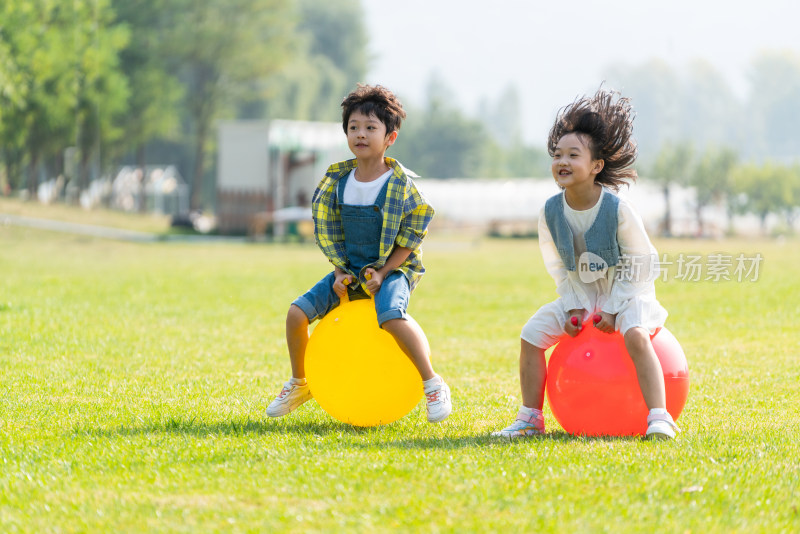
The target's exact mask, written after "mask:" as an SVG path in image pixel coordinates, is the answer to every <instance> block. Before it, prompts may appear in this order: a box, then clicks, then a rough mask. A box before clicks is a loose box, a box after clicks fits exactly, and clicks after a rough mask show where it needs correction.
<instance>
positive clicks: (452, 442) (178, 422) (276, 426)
mask: <svg viewBox="0 0 800 534" xmlns="http://www.w3.org/2000/svg"><path fill="white" fill-rule="evenodd" d="M424 425H425V426H426V427H428V424H427V423H424ZM428 428H430V427H428ZM447 430H448V429H447V427H432V428H431V430H430V431H428V430H423V431H422V432H425V433H426V435H425V436H424V437H404V435H407V434H417V435H418V434H419V433H420V430H419V428H418V426H417V425H415V424H412V425H411V426H409V425H402V424H391V425H386V426H376V427H366V428H364V427H357V426H352V425H348V424H345V423H342V422H339V421H336V420H333V419H331V420H325V421H316V420H314V421H309V420H297V419H295V420H291V419H289V420H284V419H280V420H268V419H265V420H252V419H244V420H235V419H234V420H226V421H218V422H213V421H204V420H199V419H176V418H171V419H165V420H163V421H152V422H147V421H146V422H143V423H142V424H141V425H120V426H117V427H110V428H75V429H74V431H73V434H75V435H89V436H99V437H105V438H114V437H120V436H125V437H131V436H148V435H158V434H174V435H181V436H194V437H197V438H203V437H208V436H246V435H251V434H253V435H263V436H278V435H292V436H294V437H297V438H304V437H306V438H310V439H311V438H318V437H331V436H332V437H336V436H338V437H341V438H345V439H347V438H349V437H353V438H357V439H358V441H353V442H352V443H350V446H352V447H353V448H357V449H373V448H375V447H376V446H381V447H389V448H394V449H408V450H411V449H442V450H448V449H465V448H475V447H498V446H500V447H502V446H511V447H525V446H533V447H535V446H537V444H541V443H592V442H626V441H633V440H638V439H640V438H637V437H613V436H602V437H586V436H573V435H571V434H567V433H566V432H563V431H556V432H548V433H547V434H545V435H543V436H531V437H526V438H514V439H509V438H500V437H494V436H491V435H490V434H489V433H488V432H487V433H485V434H476V433H470V434H462V435H457V434H455V435H454V434H451V433H448V432H447Z"/></svg>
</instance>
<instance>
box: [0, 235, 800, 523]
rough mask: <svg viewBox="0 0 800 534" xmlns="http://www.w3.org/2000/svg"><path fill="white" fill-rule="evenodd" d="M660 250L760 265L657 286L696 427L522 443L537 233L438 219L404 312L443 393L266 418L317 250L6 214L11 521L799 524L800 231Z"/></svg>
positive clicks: (3, 320)
mask: <svg viewBox="0 0 800 534" xmlns="http://www.w3.org/2000/svg"><path fill="white" fill-rule="evenodd" d="M656 245H657V247H658V248H659V250H660V252H664V253H667V254H669V255H670V257H672V258H678V257H679V256H680V255H681V254H684V255H690V254H693V255H702V256H703V257H708V256H709V255H711V254H714V253H722V254H724V255H730V256H735V255H738V254H740V253H743V254H744V255H746V256H748V257H752V256H754V255H755V254H756V253H760V254H761V255H762V256H763V258H764V260H763V262H762V263H761V265H760V270H759V274H758V278H757V280H749V279H746V280H743V281H741V282H739V281H737V280H731V281H724V280H723V281H720V282H716V283H715V282H713V281H697V282H693V281H688V280H680V279H677V276H676V275H675V273H674V272H673V273H672V274H670V275H669V278H668V280H667V281H666V282H659V283H658V288H657V290H658V293H659V298H660V300H661V301H662V303H663V304H664V306H665V307H666V308H667V309H668V310H669V311H670V318H669V320H668V322H667V326H668V327H669V328H670V330H671V331H672V332H673V333H674V334H675V335H676V337H677V338H678V339H679V340H680V341H681V343H682V345H683V348H684V350H685V352H686V354H687V357H688V359H689V367H690V373H691V379H692V386H691V389H690V393H689V399H688V402H687V405H686V408H685V409H684V412H683V414H682V415H681V417H680V419H679V420H678V423H679V425H680V426H681V427H682V428H683V433H682V434H681V435H680V436H679V438H678V439H677V440H676V441H674V442H670V443H659V442H646V441H642V440H640V439H634V438H598V439H592V438H580V437H572V436H569V435H567V434H564V433H563V432H562V431H561V430H560V428H559V426H558V424H557V422H556V421H555V419H554V418H553V417H552V414H551V413H550V412H549V411H546V418H547V424H548V434H547V436H546V437H543V438H536V439H530V440H518V441H514V442H508V441H502V440H496V439H492V438H490V437H489V436H488V435H489V433H490V432H491V431H493V430H496V429H498V428H500V427H502V426H505V425H506V424H507V423H508V422H509V421H510V420H511V419H512V418H513V416H514V414H515V413H516V409H517V407H518V405H519V402H520V394H519V389H518V387H519V386H518V377H517V358H518V345H519V341H518V335H519V330H520V328H521V326H522V325H523V324H524V322H525V321H526V320H527V319H528V317H529V316H530V315H531V314H532V313H533V312H534V311H535V310H536V309H537V308H538V306H540V305H541V304H543V303H545V302H548V301H550V300H552V299H553V298H555V289H554V285H553V283H552V280H551V279H550V278H549V276H548V275H547V273H546V272H545V271H544V268H543V266H542V264H541V259H540V257H539V253H538V246H537V244H536V242H535V241H531V240H505V241H502V240H496V241H492V240H478V241H473V240H468V239H457V238H451V237H450V236H441V235H440V236H437V235H436V234H435V231H434V233H433V234H432V236H431V238H430V239H429V242H428V244H427V246H426V251H425V263H426V267H427V268H428V274H427V275H426V277H425V279H424V280H423V281H422V283H421V284H420V286H419V288H418V289H417V291H416V293H415V296H414V298H413V300H412V304H411V308H410V312H411V313H412V314H413V315H414V317H415V318H416V319H417V320H418V321H419V323H420V324H421V325H422V326H423V328H424V329H425V330H426V333H427V335H428V338H429V339H430V342H431V345H432V347H433V351H434V356H433V360H434V365H435V368H436V369H437V371H438V372H439V373H441V374H442V375H443V376H444V377H445V378H446V379H447V380H448V382H449V384H450V386H451V388H452V390H453V397H454V413H453V415H452V416H451V417H450V418H449V419H448V420H447V421H445V422H444V423H442V424H440V425H430V424H428V423H427V422H426V421H425V410H424V405H423V404H422V403H420V405H419V406H417V408H415V409H414V410H413V411H412V412H411V413H410V414H409V415H408V416H406V417H405V418H403V419H401V420H400V421H398V422H396V423H393V424H391V425H388V426H383V427H376V428H369V429H360V428H353V427H350V426H347V425H344V424H342V423H339V422H338V421H336V420H334V419H332V418H330V417H329V416H328V415H327V414H326V413H325V412H323V411H322V410H321V409H320V408H319V406H318V405H317V404H316V402H313V401H312V402H309V403H307V404H306V405H304V406H302V407H301V408H300V409H299V410H298V411H297V412H294V413H293V414H291V415H290V416H288V417H285V418H282V419H279V420H267V418H266V417H265V415H264V409H265V407H266V405H267V403H268V402H269V400H271V398H272V397H273V396H274V395H275V393H277V390H278V389H279V387H280V385H281V384H282V382H283V381H284V380H286V378H288V376H289V374H290V371H289V363H288V358H287V356H286V352H285V347H284V333H283V323H284V317H285V312H286V309H287V307H288V305H289V302H291V300H292V299H293V298H294V297H296V296H297V295H298V294H299V293H300V292H302V291H305V290H306V289H307V288H308V287H309V286H310V285H311V284H312V283H314V282H316V280H317V279H319V278H320V277H321V276H322V275H323V274H324V273H325V272H326V271H327V269H328V267H327V263H326V261H325V260H324V258H323V256H322V254H321V253H320V252H319V251H318V250H317V249H316V248H315V247H314V246H313V245H299V244H290V245H275V244H270V245H264V244H242V243H238V244H223V243H213V244H170V243H154V244H133V243H122V242H114V241H104V240H99V239H91V238H86V237H77V236H70V235H63V234H54V233H47V232H39V231H34V230H26V229H20V228H14V227H9V226H0V250H2V252H0V272H1V273H2V279H0V288H1V289H0V531H2V532H275V531H278V530H279V529H286V528H290V529H292V530H293V531H294V530H296V531H308V532H348V531H351V532H390V531H398V532H409V531H411V532H416V531H419V532H641V531H652V530H661V531H665V532H695V533H704V534H705V533H709V532H765V533H767V532H769V533H773V532H787V533H788V532H798V531H800V408H799V406H800V385H798V375H799V374H800V373H798V371H799V370H800V363H798V362H799V361H800V336H798V326H797V322H798V317H800V304H798V302H800V279H798V276H800V269H798V265H800V247H798V242H797V241H791V240H790V241H787V242H783V243H780V242H773V241H769V242H768V241H764V242H758V241H744V240H742V241H722V242H710V241H660V242H656ZM676 268H677V267H676V265H673V266H672V269H673V270H674V269H676ZM668 273H669V272H668Z"/></svg>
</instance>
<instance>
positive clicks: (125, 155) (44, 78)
mask: <svg viewBox="0 0 800 534" xmlns="http://www.w3.org/2000/svg"><path fill="white" fill-rule="evenodd" d="M797 20H800V4H797V3H796V2H794V1H793V0H791V1H790V0H762V1H761V2H757V3H754V2H747V1H738V0H736V1H729V2H717V1H708V2H697V1H693V2H692V1H688V0H674V1H672V2H669V3H660V4H658V5H655V4H652V3H649V2H640V1H636V0H609V1H606V2H593V1H590V0H575V1H573V2H570V3H569V4H560V3H544V2H531V1H523V0H506V1H502V2H493V3H487V2H483V1H482V2H478V1H476V0H461V1H458V2H456V1H450V0H442V1H436V2H430V1H428V2H423V1H421V0H406V1H404V2H391V3H390V2H385V1H381V0H360V1H359V0H326V1H325V2H319V1H314V0H204V1H202V2H200V1H197V0H73V1H70V2H52V1H48V0H3V2H2V4H1V5H0V192H2V195H4V196H5V197H7V198H9V199H11V198H13V199H17V200H18V201H20V202H29V203H33V202H36V203H41V204H46V205H51V204H63V205H74V206H80V207H82V208H83V209H87V210H93V209H110V210H119V211H127V212H135V213H156V214H162V215H168V216H169V217H171V220H172V223H173V224H174V225H175V226H185V227H187V228H190V229H192V230H193V231H199V232H215V233H219V234H225V235H250V236H251V237H262V236H265V237H276V238H280V237H285V236H286V235H287V233H290V232H294V233H298V232H299V233H301V234H302V233H304V232H305V233H306V235H307V233H308V226H307V224H306V223H307V222H308V218H309V209H308V204H309V202H310V198H311V194H312V193H313V189H314V186H315V185H316V183H317V182H318V181H319V179H320V178H321V177H322V174H323V173H324V171H325V168H326V167H327V166H328V164H329V163H331V162H333V161H335V160H339V159H345V158H348V157H350V155H349V152H348V151H347V145H346V140H345V137H344V133H343V132H342V129H341V124H340V120H341V110H340V107H339V104H340V102H341V100H342V98H343V97H344V96H345V95H346V94H347V93H348V92H349V91H350V90H352V89H353V88H354V87H355V85H356V83H358V82H364V83H370V84H381V85H385V86H387V87H389V88H390V89H392V90H393V91H395V92H396V93H397V94H398V96H399V97H400V99H401V100H402V101H403V103H404V106H405V108H406V110H407V112H408V118H407V120H406V121H405V123H404V124H403V126H402V129H401V131H400V136H399V138H398V141H397V143H396V144H395V145H394V146H393V147H392V148H391V149H390V150H389V152H388V155H389V156H392V157H395V158H397V159H399V160H400V161H402V162H403V163H404V164H405V165H406V166H407V167H409V168H411V169H413V170H414V171H416V172H417V173H418V174H419V175H420V176H421V177H422V178H421V179H420V180H419V181H420V183H421V185H422V188H423V190H424V191H425V193H426V195H427V196H428V197H429V198H430V200H431V202H432V203H433V204H434V206H435V207H436V208H437V212H438V216H437V221H436V224H438V225H441V226H443V227H444V226H448V225H449V226H451V227H453V228H456V229H478V230H479V231H481V232H486V233H489V234H492V235H512V236H517V235H521V236H528V235H533V234H535V230H536V218H537V216H538V211H539V209H540V207H541V206H542V205H543V203H544V201H545V200H546V198H547V197H548V196H550V195H551V194H553V193H555V192H556V191H557V189H556V187H555V185H554V184H553V182H552V178H550V169H549V157H548V155H547V152H546V147H545V139H546V136H547V132H548V130H549V128H550V125H551V123H552V121H553V119H554V117H555V115H556V113H557V111H558V109H559V108H560V107H562V106H564V105H566V104H569V103H570V102H571V101H573V100H574V99H575V98H576V97H578V96H580V95H582V94H590V93H593V92H594V91H595V90H597V88H599V87H600V86H601V85H602V86H604V87H605V88H608V89H616V90H619V91H620V92H621V93H622V94H623V95H624V96H627V97H630V98H631V99H632V100H633V105H634V108H635V109H636V111H637V119H636V122H635V136H636V138H637V140H638V143H639V147H640V158H639V161H638V163H637V169H638V171H639V175H640V181H639V183H637V185H635V186H634V187H632V188H631V189H630V190H629V191H627V192H625V194H628V195H630V196H631V197H632V198H633V199H634V201H635V202H636V203H637V204H638V207H639V210H640V212H642V214H643V216H644V217H645V221H646V223H647V225H648V228H649V230H650V231H651V232H653V233H655V234H656V235H662V236H699V237H720V236H724V235H729V234H740V235H742V234H744V235H776V234H791V233H794V232H796V231H797V230H798V215H799V214H800V129H798V126H799V125H800V36H798V33H797V31H796V27H795V26H796V22H797Z"/></svg>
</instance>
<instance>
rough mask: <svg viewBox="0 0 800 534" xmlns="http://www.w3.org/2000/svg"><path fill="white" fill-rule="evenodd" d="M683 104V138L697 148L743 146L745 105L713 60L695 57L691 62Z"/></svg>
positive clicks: (681, 133) (684, 86)
mask: <svg viewBox="0 0 800 534" xmlns="http://www.w3.org/2000/svg"><path fill="white" fill-rule="evenodd" d="M681 100H682V103H681V106H680V121H681V124H680V136H681V139H686V140H692V142H693V143H694V145H695V148H697V149H698V150H702V149H704V148H706V147H714V146H729V147H741V146H742V145H743V144H744V143H745V142H746V139H745V136H744V134H743V131H744V128H743V126H744V124H743V119H742V115H743V114H742V104H741V103H740V102H739V101H738V100H737V99H736V97H735V96H734V94H733V92H732V91H731V88H730V86H729V85H728V82H727V81H726V80H725V79H724V78H723V77H722V75H721V74H720V73H719V71H717V70H716V69H715V68H714V67H713V66H712V65H711V64H710V63H708V62H707V61H703V60H695V61H693V62H691V63H690V64H689V68H688V74H687V76H686V79H685V82H684V84H683V97H682V99H681Z"/></svg>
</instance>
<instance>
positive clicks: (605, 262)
mask: <svg viewBox="0 0 800 534" xmlns="http://www.w3.org/2000/svg"><path fill="white" fill-rule="evenodd" d="M633 118H634V114H633V111H632V109H631V106H630V101H629V99H627V98H621V97H620V96H619V94H618V93H615V92H611V91H603V90H600V91H598V92H597V94H595V95H594V96H593V97H583V98H580V99H578V100H576V101H575V102H573V103H572V104H571V105H569V106H567V107H565V108H563V109H561V110H560V111H559V113H558V116H557V117H556V121H555V124H554V125H553V127H552V128H551V130H550V135H549V137H548V141H547V145H548V152H549V153H550V155H551V156H552V158H553V162H552V173H553V178H555V180H556V183H557V184H558V186H559V187H560V188H561V189H562V192H561V193H559V194H557V195H555V196H553V197H552V198H550V199H549V200H548V201H547V203H546V204H545V207H544V208H543V209H542V211H541V213H540V216H539V246H540V248H541V251H542V257H543V259H544V263H545V267H546V268H547V271H548V272H549V273H550V275H551V276H552V277H553V279H554V280H555V282H556V286H557V287H556V291H557V293H558V294H559V297H560V298H558V299H557V300H555V301H554V302H551V303H549V304H546V305H544V306H542V307H541V308H540V309H539V310H538V311H537V312H536V313H535V314H534V315H533V317H531V318H530V320H529V321H528V322H527V324H526V325H525V326H524V327H523V329H522V335H521V338H522V341H521V343H522V348H521V351H520V362H519V368H520V370H519V373H520V385H521V388H522V407H521V408H520V410H519V413H518V414H517V418H516V420H515V421H514V423H513V424H511V425H510V426H509V427H507V428H505V429H503V430H501V431H498V432H494V433H493V435H495V436H507V437H520V436H532V435H536V434H542V433H544V418H543V416H542V407H543V403H544V391H545V381H546V377H547V365H546V362H545V350H546V349H547V348H549V347H551V346H552V345H554V344H556V343H557V342H558V339H559V337H561V336H562V335H563V334H567V335H570V336H573V337H574V336H576V335H577V334H578V332H579V331H580V329H581V328H582V325H583V323H584V321H585V320H588V318H589V317H591V318H592V320H593V322H594V324H595V327H596V328H598V329H600V330H602V331H603V332H608V333H610V332H613V331H614V330H619V331H620V332H621V333H622V334H623V336H624V338H625V346H626V347H627V349H628V353H629V354H630V355H631V358H632V359H633V363H634V365H635V367H636V374H637V378H638V381H639V387H640V388H641V390H642V395H643V397H644V401H645V404H646V405H647V408H648V409H649V410H650V413H649V415H648V417H647V423H648V427H647V433H646V437H652V438H660V439H671V438H674V437H675V432H676V431H677V430H678V427H677V426H676V425H675V422H674V421H673V420H672V417H671V416H670V415H669V413H667V410H666V397H665V393H664V376H663V373H662V370H661V364H660V363H659V361H658V358H657V357H656V354H655V351H654V350H653V345H652V343H651V342H650V334H652V333H654V332H655V331H656V330H657V329H658V328H660V327H662V326H663V325H664V321H665V320H666V318H667V312H666V310H665V309H664V308H663V307H661V305H660V304H659V303H658V301H657V300H656V295H655V287H654V284H653V282H654V279H655V278H656V277H657V275H658V272H657V270H658V268H657V253H656V250H655V248H653V245H652V244H651V243H650V240H649V238H648V237H647V233H646V232H645V229H644V225H643V224H642V220H641V218H640V217H639V215H638V214H637V213H636V211H634V209H633V207H632V206H631V205H630V204H629V203H628V202H627V201H626V200H624V199H622V198H620V197H618V196H617V195H616V194H614V192H616V191H618V190H619V188H620V186H621V185H623V184H624V185H629V183H628V181H635V180H636V177H637V174H636V170H634V169H633V168H632V167H631V166H632V164H633V162H634V161H635V160H636V155H637V148H636V142H635V141H634V140H633V138H632V130H633Z"/></svg>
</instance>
